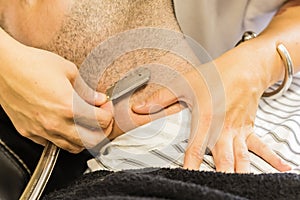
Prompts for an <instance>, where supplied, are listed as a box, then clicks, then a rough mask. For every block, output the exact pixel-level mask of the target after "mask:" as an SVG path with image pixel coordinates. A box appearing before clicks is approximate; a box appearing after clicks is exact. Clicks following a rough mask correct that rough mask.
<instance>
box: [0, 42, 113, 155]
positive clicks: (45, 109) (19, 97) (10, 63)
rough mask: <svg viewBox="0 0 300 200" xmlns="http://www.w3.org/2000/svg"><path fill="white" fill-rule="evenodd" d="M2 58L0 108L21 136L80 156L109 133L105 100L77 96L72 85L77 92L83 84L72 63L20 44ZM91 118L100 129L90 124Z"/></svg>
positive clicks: (98, 95) (108, 107) (97, 95)
mask: <svg viewBox="0 0 300 200" xmlns="http://www.w3.org/2000/svg"><path fill="white" fill-rule="evenodd" d="M6 53H7V55H6V59H5V60H4V62H2V61H1V62H2V63H1V65H5V68H4V69H5V70H3V71H1V74H0V84H1V87H0V92H1V94H0V103H1V106H2V107H3V109H4V110H5V112H6V113H7V114H8V116H9V118H10V119H11V121H12V123H13V124H14V126H15V128H16V129H17V130H18V132H19V133H20V134H21V135H23V136H25V137H27V138H29V139H31V140H33V141H34V142H36V143H39V144H45V143H46V141H47V140H49V141H51V142H52V143H54V144H55V145H57V146H58V147H61V148H63V149H65V150H67V151H69V152H72V153H78V152H80V151H82V150H83V149H84V148H91V147H93V146H94V145H96V144H97V143H98V142H100V141H102V139H103V138H104V137H105V136H107V135H108V134H109V133H110V131H111V129H112V125H113V114H112V111H111V110H112V106H111V105H110V104H109V103H106V96H105V95H104V94H101V93H97V92H93V91H89V92H86V91H85V92H75V90H74V84H75V82H76V85H78V86H79V87H81V86H80V85H81V84H82V82H81V79H78V74H79V72H78V69H77V68H76V66H75V65H74V64H73V63H71V62H69V61H67V60H65V59H63V58H61V57H59V56H58V55H56V54H53V53H50V52H47V51H44V50H40V49H36V48H31V47H27V46H24V45H22V44H17V45H12V46H11V48H10V49H9V51H7V52H6ZM75 80H76V81H75ZM83 85H84V84H83ZM82 88H84V86H82ZM74 97H75V101H76V103H75V106H77V107H76V109H73V104H74ZM105 103H106V104H105ZM91 111H93V112H91ZM74 116H75V118H76V119H77V122H78V125H75V123H74ZM94 118H95V119H97V121H98V123H99V124H100V126H101V128H99V127H100V126H98V124H96V123H92V124H90V123H91V121H93V120H92V119H94ZM79 133H80V134H79Z"/></svg>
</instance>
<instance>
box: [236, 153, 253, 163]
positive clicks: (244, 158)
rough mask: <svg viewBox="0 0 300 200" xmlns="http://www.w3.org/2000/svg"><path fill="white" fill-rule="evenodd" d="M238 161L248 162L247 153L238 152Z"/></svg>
mask: <svg viewBox="0 0 300 200" xmlns="http://www.w3.org/2000/svg"><path fill="white" fill-rule="evenodd" d="M236 157H237V159H238V160H242V161H250V156H249V153H248V151H239V152H238V153H237V155H236Z"/></svg>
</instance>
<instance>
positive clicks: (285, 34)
mask: <svg viewBox="0 0 300 200" xmlns="http://www.w3.org/2000/svg"><path fill="white" fill-rule="evenodd" d="M299 2H300V1H290V2H288V3H287V4H285V5H283V6H282V8H280V9H279V11H278V13H277V14H276V15H275V16H274V18H273V19H272V21H271V22H270V24H269V26H268V27H267V28H266V29H265V30H264V31H263V32H262V33H261V34H259V36H258V37H256V38H255V39H252V40H249V41H247V42H244V43H242V44H241V45H239V46H238V47H236V48H234V49H232V50H230V51H228V52H227V53H225V54H224V55H222V56H221V57H219V58H218V59H216V63H217V65H224V63H225V65H226V64H227V63H228V62H230V61H231V62H235V63H238V62H239V61H241V63H240V64H241V65H242V66H241V67H243V68H244V69H245V73H248V72H250V73H249V76H250V75H252V76H254V77H256V78H258V79H259V80H260V81H261V82H260V83H261V84H260V86H261V87H262V90H264V89H266V88H268V87H269V86H270V85H272V84H273V83H275V82H276V81H278V80H279V79H281V78H282V77H283V74H284V67H283V63H282V60H281V58H280V56H279V54H278V52H277V51H276V47H277V45H278V44H279V43H282V44H284V45H285V46H286V48H287V49H288V51H289V53H290V55H291V58H292V60H293V63H294V66H295V72H296V71H299V66H300V56H299V52H300V44H299V41H300V6H297V3H299ZM230 64H232V63H230Z"/></svg>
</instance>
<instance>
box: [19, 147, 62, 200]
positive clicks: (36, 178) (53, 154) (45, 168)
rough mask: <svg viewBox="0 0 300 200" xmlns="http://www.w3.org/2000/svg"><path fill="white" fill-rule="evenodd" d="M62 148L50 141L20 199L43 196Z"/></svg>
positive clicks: (35, 198)
mask: <svg viewBox="0 0 300 200" xmlns="http://www.w3.org/2000/svg"><path fill="white" fill-rule="evenodd" d="M59 151H60V149H59V148H58V147H57V146H55V145H54V144H52V143H51V142H48V143H47V144H46V146H45V147H44V150H43V153H42V155H41V157H40V160H39V162H38V164H37V166H36V168H35V170H34V172H33V174H32V176H31V178H30V180H29V182H28V184H27V186H26V188H25V190H24V192H23V193H22V195H21V197H20V200H37V199H39V198H40V197H41V195H42V193H43V191H44V189H45V186H46V184H47V182H48V180H49V178H50V176H51V173H52V170H53V168H54V166H55V163H56V160H57V157H58V154H59Z"/></svg>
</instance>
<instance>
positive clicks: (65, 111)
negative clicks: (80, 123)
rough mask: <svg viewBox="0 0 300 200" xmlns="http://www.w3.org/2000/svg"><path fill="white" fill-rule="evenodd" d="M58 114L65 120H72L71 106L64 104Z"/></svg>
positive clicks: (70, 104) (72, 111)
mask: <svg viewBox="0 0 300 200" xmlns="http://www.w3.org/2000/svg"><path fill="white" fill-rule="evenodd" d="M60 113H61V114H62V115H63V116H64V117H65V118H67V119H70V118H74V110H73V104H72V103H65V104H64V105H63V106H62V108H61V109H60Z"/></svg>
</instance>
